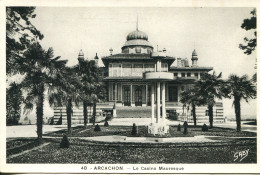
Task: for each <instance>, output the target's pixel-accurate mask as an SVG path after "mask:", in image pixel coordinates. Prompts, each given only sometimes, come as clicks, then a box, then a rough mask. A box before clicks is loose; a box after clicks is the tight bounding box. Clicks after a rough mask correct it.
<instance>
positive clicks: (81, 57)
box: [78, 49, 84, 59]
mask: <svg viewBox="0 0 260 175" xmlns="http://www.w3.org/2000/svg"><path fill="white" fill-rule="evenodd" d="M78 59H84V53H83V51H82V49H81V50H80V51H79V56H78Z"/></svg>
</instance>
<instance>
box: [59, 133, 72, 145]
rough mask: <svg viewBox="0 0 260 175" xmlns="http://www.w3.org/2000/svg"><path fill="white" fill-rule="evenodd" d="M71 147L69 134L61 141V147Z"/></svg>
mask: <svg viewBox="0 0 260 175" xmlns="http://www.w3.org/2000/svg"><path fill="white" fill-rule="evenodd" d="M69 147H70V142H69V140H68V137H67V135H64V136H63V138H62V140H61V142H60V148H69Z"/></svg>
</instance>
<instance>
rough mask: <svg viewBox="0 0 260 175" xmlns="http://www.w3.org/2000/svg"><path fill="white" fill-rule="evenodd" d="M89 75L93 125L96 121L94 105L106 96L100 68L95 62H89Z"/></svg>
mask: <svg viewBox="0 0 260 175" xmlns="http://www.w3.org/2000/svg"><path fill="white" fill-rule="evenodd" d="M91 64H92V65H91V66H90V67H91V77H92V81H91V82H92V83H91V84H92V86H91V96H90V98H91V101H92V103H93V116H92V118H93V125H94V124H95V122H96V109H97V108H96V105H97V102H99V101H102V100H104V99H105V98H106V89H105V84H104V82H103V75H102V70H101V69H100V68H98V67H97V65H96V64H95V62H92V63H91Z"/></svg>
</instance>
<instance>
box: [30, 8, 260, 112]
mask: <svg viewBox="0 0 260 175" xmlns="http://www.w3.org/2000/svg"><path fill="white" fill-rule="evenodd" d="M251 10H252V8H238V7H237V8H228V7H225V8H220V7H216V8H209V7H205V8H192V7H185V8H180V7H169V8H168V7H160V8H159V7H150V8H148V7H147V8H132V7H129V8H128V7H37V8H36V10H35V13H36V15H37V16H36V18H35V19H34V20H32V23H33V24H34V25H35V26H36V28H37V29H39V30H40V31H41V32H42V33H43V34H44V39H43V40H42V41H41V44H42V46H43V47H44V48H45V49H48V48H49V47H53V49H54V54H55V56H61V58H62V59H67V60H68V65H74V64H76V63H77V56H78V53H79V51H80V49H82V50H83V52H84V54H85V58H88V59H93V58H94V56H95V54H96V53H97V54H98V56H99V57H104V56H108V55H109V49H110V48H113V54H116V53H120V52H121V47H122V46H123V44H124V43H125V41H126V36H127V34H128V33H130V32H132V31H134V30H135V29H136V22H137V16H138V28H139V30H141V31H143V32H145V33H146V34H147V35H148V40H149V41H150V43H151V44H152V45H153V46H154V48H155V49H156V48H157V45H158V48H159V50H162V49H163V48H166V50H167V55H168V56H173V57H175V58H177V57H181V58H188V59H189V60H190V58H191V54H192V51H193V50H194V49H196V51H197V54H198V58H199V60H198V65H199V66H210V67H214V70H215V71H216V73H220V72H222V75H223V78H224V79H226V78H228V76H229V75H230V74H231V73H234V74H237V75H239V76H241V75H243V74H248V75H249V76H250V77H251V76H252V75H253V74H254V73H255V72H256V70H255V69H254V66H255V59H256V51H255V52H254V53H253V54H251V55H249V56H248V55H245V54H244V53H243V51H242V50H240V49H239V48H238V46H239V44H240V43H243V38H244V37H245V36H249V37H250V36H252V32H250V31H245V30H243V29H242V28H241V24H242V22H243V19H245V18H250V16H251V15H250V11H251ZM174 64H176V62H175V63H174ZM190 64H191V61H190ZM223 103H224V114H225V115H232V114H234V109H233V108H232V100H227V99H224V100H223ZM47 106H48V105H47V104H46V107H47ZM47 108H48V107H47ZM47 111H48V112H50V111H51V110H50V109H47ZM50 114H51V112H50ZM242 115H256V100H251V101H250V103H246V102H243V103H242Z"/></svg>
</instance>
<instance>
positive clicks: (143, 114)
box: [116, 107, 152, 118]
mask: <svg viewBox="0 0 260 175" xmlns="http://www.w3.org/2000/svg"><path fill="white" fill-rule="evenodd" d="M116 114H117V117H116V118H151V116H152V112H151V107H117V108H116Z"/></svg>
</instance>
